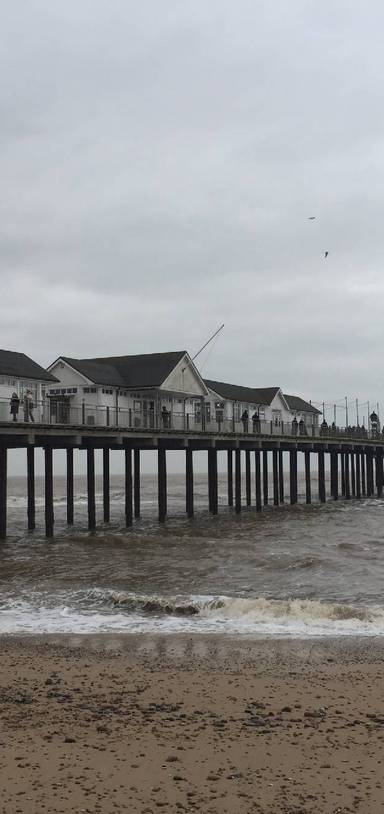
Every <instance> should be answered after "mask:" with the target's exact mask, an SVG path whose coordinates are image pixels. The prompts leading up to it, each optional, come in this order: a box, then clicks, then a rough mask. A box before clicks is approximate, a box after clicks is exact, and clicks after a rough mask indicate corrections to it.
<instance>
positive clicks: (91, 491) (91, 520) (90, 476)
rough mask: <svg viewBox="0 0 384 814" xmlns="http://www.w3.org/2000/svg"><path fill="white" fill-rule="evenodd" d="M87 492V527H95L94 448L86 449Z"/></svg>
mask: <svg viewBox="0 0 384 814" xmlns="http://www.w3.org/2000/svg"><path fill="white" fill-rule="evenodd" d="M87 492H88V528H89V531H93V530H94V529H95V528H96V497H95V450H94V449H93V447H88V449H87Z"/></svg>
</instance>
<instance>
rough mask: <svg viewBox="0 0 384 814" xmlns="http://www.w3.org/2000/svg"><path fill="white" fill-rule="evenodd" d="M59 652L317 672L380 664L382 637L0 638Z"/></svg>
mask: <svg viewBox="0 0 384 814" xmlns="http://www.w3.org/2000/svg"><path fill="white" fill-rule="evenodd" d="M35 648H37V649H38V650H39V649H42V650H47V651H49V650H51V649H53V650H58V651H60V650H63V651H69V652H72V651H73V654H74V655H75V654H76V653H79V652H80V653H90V654H95V655H97V654H99V655H103V654H105V655H106V656H111V655H112V654H114V655H115V656H124V657H125V658H132V659H134V660H137V661H140V660H142V659H145V660H146V661H148V660H151V659H152V660H153V661H154V662H156V661H157V660H159V659H160V660H161V661H162V662H164V660H166V661H167V663H169V664H175V665H176V664H178V663H182V664H185V663H186V662H188V663H190V662H191V663H193V662H194V661H196V662H203V661H206V662H207V664H208V665H209V666H210V667H212V668H214V667H215V665H216V664H217V662H218V661H219V662H220V664H221V665H222V664H223V663H225V662H226V660H227V659H228V658H229V657H230V660H231V661H233V660H234V659H235V660H236V663H237V664H239V665H240V664H241V665H244V664H248V663H253V662H255V663H258V664H261V663H262V664H264V665H267V664H270V665H271V666H274V667H277V666H282V665H283V664H284V662H285V660H288V661H289V662H291V661H292V660H294V661H297V663H298V664H307V665H309V664H313V665H316V666H317V667H321V665H322V664H323V663H326V662H327V659H329V660H332V661H338V662H339V663H353V662H355V661H356V662H367V663H371V664H378V663H381V662H383V663H384V636H381V635H380V636H375V635H372V636H354V635H344V636H342V635H341V636H340V635H339V636H332V635H329V636H313V637H309V636H308V637H305V638H299V637H297V638H290V637H282V638H279V637H276V638H275V637H271V636H270V637H266V638H261V637H252V636H248V635H246V634H244V635H242V636H241V637H238V636H236V635H235V634H234V635H231V634H226V633H222V634H211V633H173V632H170V633H129V632H127V633H125V632H122V633H120V632H116V633H114V632H112V633H111V632H104V633H74V634H68V633H42V634H29V633H25V634H0V652H2V651H3V649H6V650H8V651H10V650H13V649H14V650H16V651H17V650H19V649H22V650H23V651H24V652H25V651H26V650H34V649H35Z"/></svg>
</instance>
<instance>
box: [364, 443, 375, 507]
mask: <svg viewBox="0 0 384 814" xmlns="http://www.w3.org/2000/svg"><path fill="white" fill-rule="evenodd" d="M366 469H367V497H372V495H373V491H374V485H373V484H374V481H373V454H372V450H371V449H369V450H367V452H366Z"/></svg>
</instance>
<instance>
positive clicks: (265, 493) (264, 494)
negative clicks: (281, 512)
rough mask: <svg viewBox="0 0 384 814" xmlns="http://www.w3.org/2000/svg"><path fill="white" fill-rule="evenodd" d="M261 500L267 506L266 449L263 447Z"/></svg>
mask: <svg viewBox="0 0 384 814" xmlns="http://www.w3.org/2000/svg"><path fill="white" fill-rule="evenodd" d="M263 500H264V506H268V451H267V450H266V449H263Z"/></svg>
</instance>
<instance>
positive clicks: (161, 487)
mask: <svg viewBox="0 0 384 814" xmlns="http://www.w3.org/2000/svg"><path fill="white" fill-rule="evenodd" d="M157 455H158V461H157V464H158V498H159V520H160V523H164V520H165V518H166V516H167V453H166V450H165V449H164V447H159V449H158V453H157Z"/></svg>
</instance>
